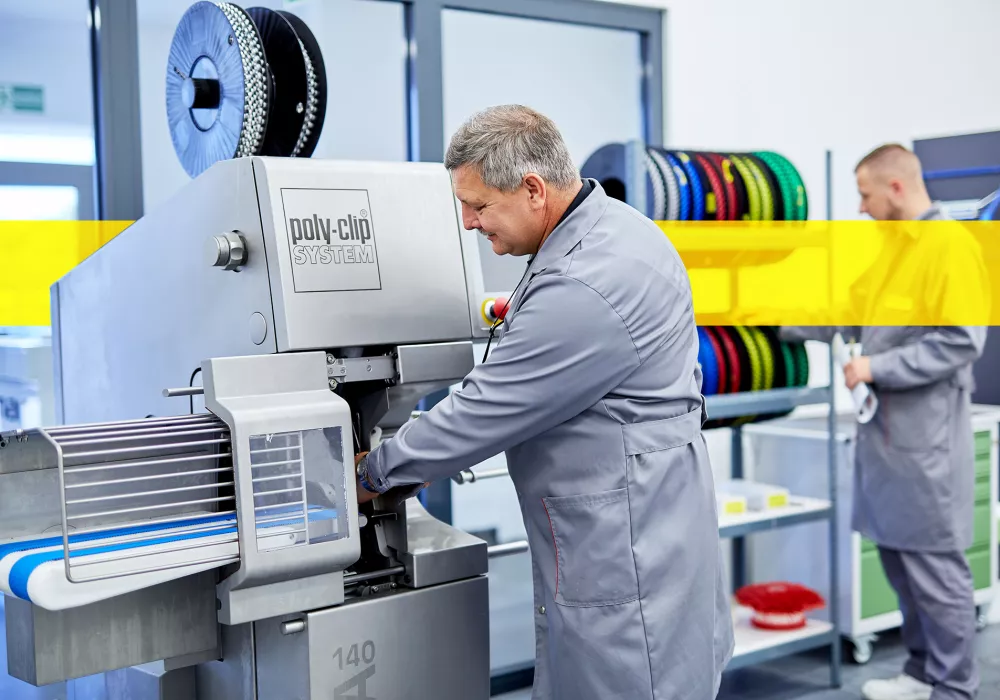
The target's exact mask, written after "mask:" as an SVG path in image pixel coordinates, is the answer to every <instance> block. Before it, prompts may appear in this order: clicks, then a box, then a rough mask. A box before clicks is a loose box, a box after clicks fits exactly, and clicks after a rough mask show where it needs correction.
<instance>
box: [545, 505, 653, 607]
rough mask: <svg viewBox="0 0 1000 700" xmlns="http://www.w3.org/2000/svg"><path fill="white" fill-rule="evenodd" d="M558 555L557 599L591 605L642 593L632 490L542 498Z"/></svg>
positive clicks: (624, 600) (621, 600)
mask: <svg viewBox="0 0 1000 700" xmlns="http://www.w3.org/2000/svg"><path fill="white" fill-rule="evenodd" d="M542 503H543V505H544V506H545V512H546V515H548V519H549V526H550V527H551V529H552V540H553V542H554V543H555V555H556V591H555V602H556V603H557V604H559V605H568V606H576V607H591V606H597V605H620V604H622V603H627V602H629V601H633V600H636V599H637V598H638V597H639V580H638V576H637V574H636V569H635V559H634V558H633V555H632V531H631V518H630V514H629V502H628V491H627V490H626V489H623V488H622V489H614V490H612V491H602V492H599V493H590V494H581V495H578V496H559V497H548V498H543V499H542Z"/></svg>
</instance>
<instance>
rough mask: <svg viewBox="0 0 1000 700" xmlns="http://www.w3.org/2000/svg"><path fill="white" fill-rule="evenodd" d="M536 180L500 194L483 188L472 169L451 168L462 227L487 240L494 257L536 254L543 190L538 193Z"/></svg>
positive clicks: (464, 167) (529, 179) (541, 228)
mask: <svg viewBox="0 0 1000 700" xmlns="http://www.w3.org/2000/svg"><path fill="white" fill-rule="evenodd" d="M536 180H537V178H536V177H535V176H532V175H529V176H528V177H526V178H525V181H526V182H525V183H523V184H522V185H521V186H520V187H518V188H517V189H516V190H514V191H513V192H501V191H500V190H498V189H494V188H492V187H488V186H487V185H486V184H484V183H483V180H482V178H481V177H480V176H479V172H478V171H477V170H476V169H475V168H472V167H470V166H467V165H462V166H459V167H458V168H455V170H454V171H453V172H452V174H451V181H452V186H453V187H454V189H455V196H456V197H458V199H459V201H460V202H461V203H462V225H463V226H465V228H466V230H469V231H472V230H474V229H475V230H478V231H479V233H480V234H481V235H483V236H485V237H486V238H487V239H489V241H490V243H492V244H493V252H494V253H496V254H497V255H515V256H520V255H532V254H534V253H537V252H538V248H539V245H540V243H541V240H542V234H543V233H544V216H543V211H544V205H545V187H544V184H542V185H541V191H540V192H539V184H538V183H536ZM538 182H540V181H538Z"/></svg>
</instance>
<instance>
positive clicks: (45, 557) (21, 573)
mask: <svg viewBox="0 0 1000 700" xmlns="http://www.w3.org/2000/svg"><path fill="white" fill-rule="evenodd" d="M336 517H337V511H336V510H333V509H331V508H325V509H323V510H319V511H313V512H310V513H309V520H310V521H312V520H317V521H320V520H332V519H333V518H336ZM227 520H235V516H233V515H220V516H215V517H210V518H192V519H190V520H180V521H178V522H173V523H162V524H160V525H140V526H138V527H130V528H122V529H121V530H110V531H108V532H98V533H92V534H89V535H73V536H71V537H70V538H69V540H70V543H73V544H75V543H77V542H92V541H95V540H106V539H111V538H114V537H126V536H128V535H138V534H142V533H146V532H153V531H156V530H165V529H173V528H180V527H189V526H192V525H205V524H211V523H219V522H226V521H227ZM301 520H302V518H293V519H290V520H287V521H285V520H281V521H277V522H274V523H267V524H266V525H265V527H269V528H270V527H279V526H281V525H283V524H288V523H295V522H300V521H301ZM233 532H237V528H236V527H230V528H225V529H222V530H212V531H211V532H191V533H184V534H180V535H171V536H169V537H160V538H157V539H153V540H143V541H141V542H120V543H117V544H112V545H105V546H103V547H91V548H89V549H81V550H78V551H75V552H71V553H70V558H71V559H72V558H74V557H83V556H88V555H93V554H105V553H107V552H117V551H123V550H129V549H138V548H140V547H150V546H155V545H159V544H168V543H170V542H183V541H184V540H193V539H198V538H201V537H215V536H216V535H226V534H230V533H233ZM62 542H63V538H62V537H49V538H47V539H44V540H32V541H30V542H19V543H16V544H9V545H0V560H3V558H4V557H7V556H9V555H10V554H14V553H17V552H23V551H27V550H31V549H40V548H42V547H55V546H57V545H60V544H62ZM63 555H64V551H54V552H41V553H39V554H31V555H29V556H26V557H22V558H21V559H19V560H18V562H17V563H16V564H14V566H12V567H11V570H10V575H9V576H8V577H7V584H8V587H9V588H10V591H11V593H13V594H14V595H15V596H17V597H18V598H21V599H22V600H27V601H28V602H32V600H31V596H29V595H28V579H29V578H31V574H33V573H34V572H35V570H36V569H37V568H38V567H39V566H41V565H42V564H46V563H48V562H51V561H57V560H59V559H62V558H63Z"/></svg>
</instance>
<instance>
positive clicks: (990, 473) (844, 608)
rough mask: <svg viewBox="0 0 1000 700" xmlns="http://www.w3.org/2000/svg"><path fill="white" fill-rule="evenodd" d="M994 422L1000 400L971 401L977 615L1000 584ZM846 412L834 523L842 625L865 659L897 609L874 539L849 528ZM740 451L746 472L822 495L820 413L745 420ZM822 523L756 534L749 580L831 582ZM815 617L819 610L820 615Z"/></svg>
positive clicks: (896, 619)
mask: <svg viewBox="0 0 1000 700" xmlns="http://www.w3.org/2000/svg"><path fill="white" fill-rule="evenodd" d="M998 424H1000V407H997V406H983V405H976V406H973V427H974V431H975V441H976V450H975V454H976V468H975V477H974V478H975V480H976V485H975V499H976V505H975V510H974V511H973V518H974V523H973V525H974V533H975V535H974V542H973V545H972V547H970V548H969V549H968V550H967V551H966V557H967V558H968V561H969V566H970V568H971V569H972V577H973V581H974V583H975V589H976V594H975V599H976V605H977V608H978V611H979V613H980V620H981V621H982V622H985V619H986V609H987V607H988V606H989V605H990V604H991V603H992V601H993V599H994V596H995V595H996V593H997V592H998V591H1000V583H998V581H997V578H998V562H997V558H998V556H997V542H998V531H997V527H996V525H995V522H996V520H995V518H996V513H997V511H998V509H1000V507H998V505H997V503H996V501H997V485H998V475H997V472H998V466H997V465H998V448H997V442H998ZM855 429H856V424H855V422H854V417H853V415H851V414H845V415H842V416H839V417H838V434H837V441H836V445H837V460H838V465H837V466H838V471H837V474H838V482H839V483H838V485H837V488H838V509H839V513H838V516H839V517H838V523H839V527H840V528H841V533H840V534H841V536H840V538H839V542H840V543H841V544H840V553H839V563H840V593H841V600H840V603H841V605H840V618H841V619H840V629H841V632H842V634H843V635H844V636H845V637H846V638H847V639H849V640H851V641H852V642H853V643H854V658H855V660H856V661H858V662H859V663H864V662H867V661H868V660H869V659H870V658H871V655H872V652H873V647H872V643H873V642H874V641H875V639H876V635H877V634H878V633H879V632H882V631H885V630H888V629H893V628H896V627H899V625H900V624H901V623H902V614H901V613H900V611H899V602H898V600H897V598H896V594H895V592H894V591H893V590H892V587H891V586H890V585H889V581H888V580H887V579H886V576H885V572H884V571H883V569H882V563H881V561H880V560H879V555H878V550H877V549H876V547H875V544H874V543H873V542H871V541H869V540H868V539H866V538H864V537H862V536H861V535H860V534H858V533H857V532H853V531H852V530H851V517H850V514H851V501H852V495H853V494H852V488H853V487H852V479H853V471H854V435H855ZM744 434H745V438H744V440H745V441H746V446H745V448H746V449H745V454H746V455H748V460H747V461H748V472H749V473H750V474H752V477H748V478H753V479H754V480H756V481H760V482H764V483H780V484H784V485H786V486H788V487H789V488H790V489H791V490H792V492H793V493H796V494H801V495H803V496H822V495H823V494H825V493H827V482H826V478H827V471H826V469H825V468H824V467H825V465H826V450H827V430H826V417H825V416H822V417H821V416H816V417H810V416H797V417H789V418H785V419H779V420H776V421H771V422H768V423H761V424H758V425H752V426H746V427H745V428H744ZM825 538H826V533H825V526H822V525H820V526H817V525H803V526H800V527H798V528H789V529H786V530H782V531H780V532H775V533H767V534H765V535H763V536H758V537H757V539H755V540H754V542H753V543H752V544H751V545H750V547H751V551H749V552H748V560H749V562H750V566H751V567H752V569H751V571H752V576H753V578H754V580H758V581H769V580H774V581H778V580H786V581H795V582H798V583H802V584H805V585H807V586H810V587H812V588H815V589H816V590H817V591H819V592H821V593H822V594H823V595H826V594H827V591H828V590H829V586H828V585H826V583H825V582H827V581H829V574H828V569H827V563H826V562H825V561H824V559H825V557H823V556H816V554H815V553H816V552H823V551H825V550H824V547H823V546H821V545H823V543H825V541H826V539H825ZM817 617H821V615H818V616H817Z"/></svg>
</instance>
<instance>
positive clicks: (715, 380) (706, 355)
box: [698, 326, 719, 396]
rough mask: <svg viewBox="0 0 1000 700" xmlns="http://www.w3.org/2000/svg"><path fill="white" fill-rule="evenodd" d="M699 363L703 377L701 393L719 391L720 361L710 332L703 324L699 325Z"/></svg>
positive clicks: (711, 393)
mask: <svg viewBox="0 0 1000 700" xmlns="http://www.w3.org/2000/svg"><path fill="white" fill-rule="evenodd" d="M698 363H699V364H700V365H701V373H702V377H703V381H702V388H701V393H702V394H704V395H705V396H711V395H713V394H717V393H719V361H718V359H717V358H716V357H715V348H713V347H712V341H711V340H710V339H709V337H708V332H707V331H706V330H705V329H704V328H702V327H701V326H698Z"/></svg>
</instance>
